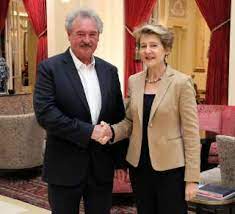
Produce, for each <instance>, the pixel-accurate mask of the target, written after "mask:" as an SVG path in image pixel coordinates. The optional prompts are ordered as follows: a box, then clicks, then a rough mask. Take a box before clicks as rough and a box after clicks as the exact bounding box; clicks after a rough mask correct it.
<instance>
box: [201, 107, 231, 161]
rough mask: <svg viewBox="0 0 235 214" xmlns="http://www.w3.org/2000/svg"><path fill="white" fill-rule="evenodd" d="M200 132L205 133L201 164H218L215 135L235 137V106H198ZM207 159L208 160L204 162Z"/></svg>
mask: <svg viewBox="0 0 235 214" xmlns="http://www.w3.org/2000/svg"><path fill="white" fill-rule="evenodd" d="M198 116H199V127H200V130H204V131H207V132H206V139H205V140H203V142H204V144H202V155H203V156H202V162H205V161H207V162H208V163H209V165H212V166H215V165H217V164H218V163H219V159H218V146H217V142H216V140H215V136H216V135H228V136H235V126H234V124H235V106H226V105H198ZM205 157H208V160H204V159H205Z"/></svg>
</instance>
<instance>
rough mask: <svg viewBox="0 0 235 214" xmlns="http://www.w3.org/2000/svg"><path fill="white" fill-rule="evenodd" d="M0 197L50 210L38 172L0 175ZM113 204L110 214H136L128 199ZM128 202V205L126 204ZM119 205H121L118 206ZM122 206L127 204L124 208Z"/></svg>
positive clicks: (81, 212) (192, 213) (190, 213)
mask: <svg viewBox="0 0 235 214" xmlns="http://www.w3.org/2000/svg"><path fill="white" fill-rule="evenodd" d="M0 195H4V196H8V197H10V198H15V199H18V200H20V201H24V202H27V203H29V204H32V205H35V206H38V207H42V208H45V209H48V210H50V207H49V204H48V201H47V184H46V183H45V182H43V181H42V180H41V177H40V172H39V173H38V175H37V176H34V177H32V175H31V174H30V175H28V174H25V173H23V175H19V174H16V175H12V174H10V176H1V174H0ZM114 199H115V204H118V205H117V206H116V205H115V206H113V207H112V210H111V214H136V213H137V212H136V209H135V207H134V206H131V205H130V204H132V202H131V201H130V200H129V198H128V197H123V195H122V197H121V200H120V198H118V197H115V198H114ZM127 202H128V203H127ZM120 204H121V205H120ZM122 204H129V205H127V206H124V205H122ZM80 214H84V208H83V205H82V204H81V207H80ZM188 214H194V212H190V211H189V212H188Z"/></svg>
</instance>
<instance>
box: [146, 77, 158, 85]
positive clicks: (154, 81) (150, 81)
mask: <svg viewBox="0 0 235 214" xmlns="http://www.w3.org/2000/svg"><path fill="white" fill-rule="evenodd" d="M160 80H161V78H158V79H153V80H150V79H149V78H146V79H145V82H147V83H150V84H152V83H157V82H158V81H160Z"/></svg>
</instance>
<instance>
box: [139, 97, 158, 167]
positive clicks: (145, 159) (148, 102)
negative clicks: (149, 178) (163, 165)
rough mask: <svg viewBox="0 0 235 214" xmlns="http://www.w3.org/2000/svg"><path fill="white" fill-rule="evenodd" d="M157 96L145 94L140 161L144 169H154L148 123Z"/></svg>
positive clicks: (140, 165)
mask: <svg viewBox="0 0 235 214" xmlns="http://www.w3.org/2000/svg"><path fill="white" fill-rule="evenodd" d="M154 97H155V94H144V102H143V130H142V132H143V133H142V134H143V138H142V147H141V154H140V161H139V165H138V167H140V168H142V167H144V168H146V167H147V168H149V167H150V168H152V165H151V162H150V156H149V147H148V122H149V116H150V111H151V107H152V103H153V100H154Z"/></svg>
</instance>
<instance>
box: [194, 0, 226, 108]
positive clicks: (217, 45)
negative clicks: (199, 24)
mask: <svg viewBox="0 0 235 214" xmlns="http://www.w3.org/2000/svg"><path fill="white" fill-rule="evenodd" d="M196 2H197V5H198V7H199V9H200V11H201V13H202V15H203V16H204V18H205V20H206V22H207V25H208V26H209V28H210V30H212V29H214V28H215V27H216V26H218V25H220V24H221V23H223V22H225V21H226V20H228V19H230V8H231V0H223V1H219V0H218V1H215V0H206V1H205V0H196ZM229 40H230V22H227V23H226V24H225V25H223V26H222V27H220V28H219V29H217V30H215V31H214V32H213V33H212V35H211V42H210V49H209V53H208V56H209V62H208V73H207V83H206V103H207V104H219V105H226V104H227V103H228V74H229Z"/></svg>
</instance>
